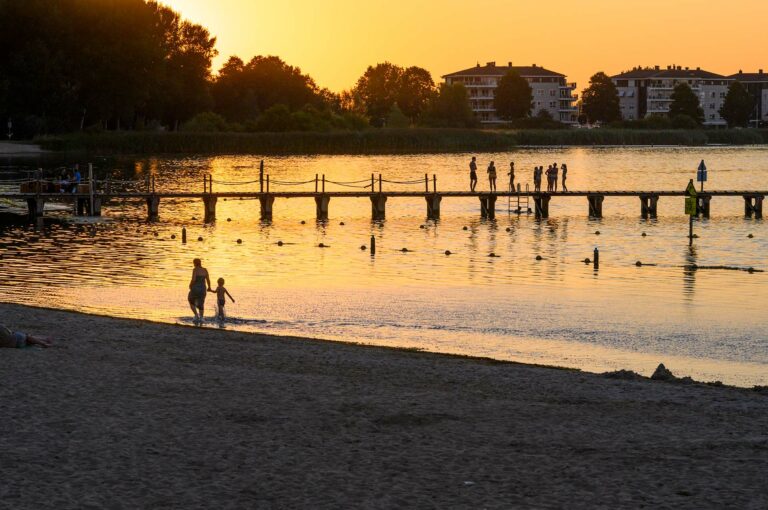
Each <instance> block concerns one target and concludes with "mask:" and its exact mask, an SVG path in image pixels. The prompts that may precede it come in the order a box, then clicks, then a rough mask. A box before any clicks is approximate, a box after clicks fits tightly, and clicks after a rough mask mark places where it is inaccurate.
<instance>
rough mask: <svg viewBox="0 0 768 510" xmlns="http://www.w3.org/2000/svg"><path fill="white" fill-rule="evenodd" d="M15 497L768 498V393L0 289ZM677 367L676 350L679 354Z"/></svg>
mask: <svg viewBox="0 0 768 510" xmlns="http://www.w3.org/2000/svg"><path fill="white" fill-rule="evenodd" d="M0 316H1V317H3V322H5V323H7V324H8V325H10V326H11V327H13V328H18V329H20V330H25V331H28V332H30V333H35V334H47V335H54V336H55V338H56V339H57V347H54V348H52V349H48V350H40V349H2V352H0V373H2V374H3V377H4V379H5V380H6V381H15V383H12V384H3V385H0V408H1V409H2V410H3V416H4V426H3V427H2V429H0V451H2V452H3V462H2V463H0V476H1V477H2V479H3V484H0V501H3V502H5V503H6V504H8V505H10V506H12V507H13V508H19V509H26V508H35V509H37V508H79V507H85V506H92V507H104V506H110V505H113V504H114V503H115V502H116V501H117V502H119V503H120V505H121V506H124V507H126V508H147V507H163V508H191V507H194V508H202V507H211V506H225V507H259V508H262V507H263V508H340V507H344V508H368V507H377V508H447V507H451V508H509V507H528V508H530V507H536V508H538V507H553V508H555V507H557V508H561V507H568V508H595V507H607V508H639V507H641V506H647V507H660V506H661V507H678V508H723V507H739V508H764V507H765V506H766V505H768V487H766V485H765V483H763V481H764V480H763V477H764V473H765V470H764V468H765V465H766V463H767V462H768V433H767V432H766V430H768V397H766V396H765V395H763V394H760V393H758V392H754V391H749V390H739V389H734V388H723V387H711V386H704V385H698V384H670V383H665V382H658V381H650V380H647V379H635V378H629V379H623V378H611V377H605V376H601V375H597V374H586V373H581V372H578V371H574V370H557V369H550V368H544V367H535V366H528V365H521V364H515V363H499V362H494V361H491V360H482V359H472V358H464V357H458V356H445V355H439V354H427V353H420V352H411V351H407V350H396V349H387V348H381V347H362V346H356V345H349V344H342V343H334V342H323V341H317V340H306V339H301V338H287V337H285V338H280V337H270V336H265V335H253V334H247V333H239V332H227V331H220V330H217V329H214V328H190V327H183V326H173V325H164V324H154V323H150V322H146V321H136V320H123V319H114V318H109V317H98V316H91V315H84V314H78V313H71V312H61V311H56V310H47V309H39V308H29V307H23V306H18V305H9V304H0ZM673 368H674V367H673Z"/></svg>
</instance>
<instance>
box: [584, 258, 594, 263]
mask: <svg viewBox="0 0 768 510" xmlns="http://www.w3.org/2000/svg"><path fill="white" fill-rule="evenodd" d="M590 262H592V261H591V260H589V258H586V259H584V263H585V264H589V263H590Z"/></svg>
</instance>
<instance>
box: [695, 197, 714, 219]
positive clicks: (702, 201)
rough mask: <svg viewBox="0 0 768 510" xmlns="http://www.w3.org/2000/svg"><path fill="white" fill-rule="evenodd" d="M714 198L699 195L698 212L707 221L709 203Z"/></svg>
mask: <svg viewBox="0 0 768 510" xmlns="http://www.w3.org/2000/svg"><path fill="white" fill-rule="evenodd" d="M711 200H712V197H711V196H709V195H699V203H698V204H696V210H697V211H698V213H699V214H700V215H701V216H702V217H703V218H706V219H709V202H710V201H711Z"/></svg>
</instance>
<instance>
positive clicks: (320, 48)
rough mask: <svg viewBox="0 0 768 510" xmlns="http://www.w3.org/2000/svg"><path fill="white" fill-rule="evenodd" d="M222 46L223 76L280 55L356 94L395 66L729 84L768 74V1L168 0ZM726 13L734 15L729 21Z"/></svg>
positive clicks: (584, 79) (325, 83)
mask: <svg viewBox="0 0 768 510" xmlns="http://www.w3.org/2000/svg"><path fill="white" fill-rule="evenodd" d="M161 1H162V3H164V4H166V5H168V6H169V7H172V8H173V9H175V10H177V11H178V12H180V13H181V14H182V15H183V16H184V17H185V18H187V19H189V20H191V21H194V22H196V23H200V24H202V25H204V26H206V27H207V28H208V29H209V30H210V31H211V33H212V34H213V35H215V36H216V37H217V48H218V50H219V56H218V57H217V58H216V60H215V61H214V66H213V69H214V73H216V72H218V70H219V68H220V67H221V65H222V64H223V63H224V62H225V61H226V60H227V59H228V58H229V57H230V56H232V55H237V56H239V57H240V58H242V59H243V60H245V61H247V60H250V59H251V58H252V57H253V56H255V55H277V56H279V57H281V58H282V59H283V60H285V61H286V62H287V63H289V64H291V65H294V66H298V67H300V68H301V69H302V71H303V72H305V73H308V74H309V75H311V76H312V77H313V78H314V79H315V81H316V82H317V84H318V85H319V86H321V87H328V88H329V89H331V90H333V91H336V92H338V91H341V90H345V89H349V88H351V87H352V86H353V85H354V84H355V82H356V81H357V79H358V77H359V76H360V75H361V74H362V73H363V72H364V71H365V69H366V67H367V66H368V65H372V64H376V63H378V62H384V61H389V62H392V63H394V64H398V65H401V66H412V65H416V66H420V67H424V68H426V69H428V70H429V71H430V72H431V73H432V77H433V78H434V80H435V82H436V83H439V82H440V81H442V80H441V78H440V76H442V75H444V74H448V73H451V72H454V71H459V70H461V69H466V68H468V67H472V66H474V65H476V64H477V63H480V64H481V65H484V64H485V63H486V62H490V61H496V63H497V64H499V65H506V63H507V62H509V61H512V63H513V64H514V65H531V64H537V65H540V66H543V67H546V68H547V69H550V70H552V71H556V72H560V73H563V74H565V75H566V76H567V77H568V80H569V81H576V82H577V83H578V91H579V92H580V91H581V90H582V89H583V88H584V87H586V86H587V84H588V81H589V77H590V76H592V75H593V74H594V73H595V72H597V71H605V72H606V73H608V74H616V73H619V72H621V71H625V70H628V69H631V68H632V67H635V66H637V65H642V66H653V65H659V66H662V68H664V67H666V66H667V65H672V64H676V65H680V66H684V67H685V66H688V67H691V68H695V67H701V68H702V69H706V70H708V71H712V72H715V73H720V74H724V75H729V74H733V73H736V72H738V71H739V70H740V69H741V70H744V72H757V70H758V69H768V58H765V59H764V60H763V58H764V57H763V52H761V51H760V48H759V45H758V42H757V36H758V35H759V34H760V33H762V31H763V30H764V27H763V26H762V24H763V21H764V20H765V19H768V2H764V1H763V0H732V1H731V2H729V3H728V4H727V7H719V8H718V7H711V6H702V4H701V2H699V1H697V0H676V1H675V2H674V5H671V4H672V3H671V2H668V1H667V0H647V1H646V2H645V3H644V5H643V6H642V7H639V6H638V5H637V4H636V3H635V4H621V3H619V2H613V1H612V0H583V1H582V2H580V3H579V4H574V3H573V2H568V1H566V0H552V1H551V2H549V3H548V4H547V6H546V8H545V9H544V8H542V7H541V4H531V3H530V2H524V1H519V0H506V1H505V0H478V1H476V2H474V3H473V4H472V6H471V7H470V6H468V4H466V3H465V2H463V1H459V0H442V1H440V2H438V1H436V0H422V1H413V0H410V1H405V0H389V1H386V2H384V1H381V0H371V1H370V2H367V3H365V4H360V3H359V2H357V1H353V0H329V1H326V2H317V1H316V0H315V1H313V0H292V1H289V2H284V3H280V4H273V3H267V2H254V1H252V0H219V1H218V2H216V3H215V4H214V3H212V2H210V0H161ZM726 9H727V12H725V11H726Z"/></svg>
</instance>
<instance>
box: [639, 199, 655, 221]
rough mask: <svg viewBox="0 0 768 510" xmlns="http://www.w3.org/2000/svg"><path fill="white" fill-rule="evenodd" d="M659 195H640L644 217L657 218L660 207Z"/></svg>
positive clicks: (641, 214) (641, 210)
mask: <svg viewBox="0 0 768 510" xmlns="http://www.w3.org/2000/svg"><path fill="white" fill-rule="evenodd" d="M658 203H659V196H658V195H640V216H642V217H643V219H644V220H645V219H648V218H654V219H655V218H656V215H657V214H656V211H657V209H658Z"/></svg>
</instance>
